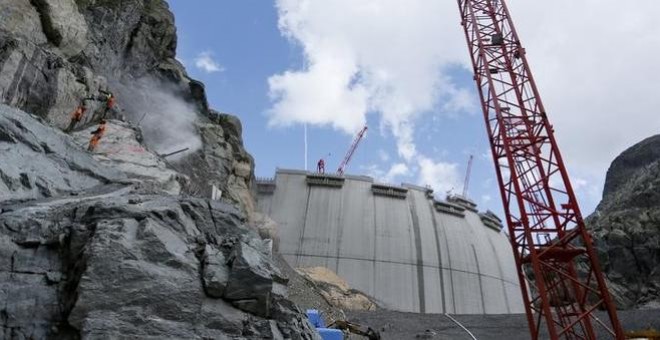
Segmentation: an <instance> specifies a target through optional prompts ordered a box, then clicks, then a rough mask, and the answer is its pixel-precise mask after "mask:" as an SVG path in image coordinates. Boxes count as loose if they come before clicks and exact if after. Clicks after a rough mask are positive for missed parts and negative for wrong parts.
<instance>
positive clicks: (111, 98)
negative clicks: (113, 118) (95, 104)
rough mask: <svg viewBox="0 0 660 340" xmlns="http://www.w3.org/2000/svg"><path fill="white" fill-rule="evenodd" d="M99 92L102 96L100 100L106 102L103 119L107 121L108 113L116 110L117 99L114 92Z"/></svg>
mask: <svg viewBox="0 0 660 340" xmlns="http://www.w3.org/2000/svg"><path fill="white" fill-rule="evenodd" d="M99 92H101V96H99V99H100V100H104V101H105V111H104V112H103V117H102V118H103V119H105V118H106V117H107V115H108V112H110V111H113V110H114V108H115V101H116V97H115V95H114V94H113V93H112V92H108V91H103V90H100V91H99Z"/></svg>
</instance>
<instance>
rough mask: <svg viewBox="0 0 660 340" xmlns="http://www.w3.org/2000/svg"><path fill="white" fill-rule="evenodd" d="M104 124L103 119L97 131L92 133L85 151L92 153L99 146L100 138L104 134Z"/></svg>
mask: <svg viewBox="0 0 660 340" xmlns="http://www.w3.org/2000/svg"><path fill="white" fill-rule="evenodd" d="M105 124H106V121H105V119H101V124H99V127H98V129H96V130H95V131H93V132H92V139H90V141H89V146H88V147H87V151H91V152H93V151H94V150H96V147H97V146H98V145H99V141H100V140H101V137H103V134H105Z"/></svg>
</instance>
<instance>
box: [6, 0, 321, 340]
mask: <svg viewBox="0 0 660 340" xmlns="http://www.w3.org/2000/svg"><path fill="white" fill-rule="evenodd" d="M0 18H2V19H1V20H0V326H1V327H0V339H44V338H51V339H80V338H83V339H98V338H112V339H115V338H118V339H134V338H140V339H142V338H145V339H177V338H180V339H316V338H317V335H315V334H316V333H315V332H314V331H313V330H312V329H311V326H310V325H309V323H308V322H307V321H306V318H305V316H304V315H303V314H302V313H301V312H300V310H299V309H298V308H297V307H296V306H295V305H294V304H293V303H292V302H291V301H289V300H287V298H286V294H287V292H286V291H287V289H286V285H287V283H288V279H287V277H286V276H285V275H283V274H282V273H281V272H280V270H279V269H277V266H276V265H275V264H274V263H273V260H272V255H273V254H272V246H273V242H272V240H267V239H262V238H260V237H259V235H258V233H257V231H256V230H257V229H256V227H254V226H252V225H251V224H250V221H251V220H253V218H252V217H251V216H252V212H253V211H254V202H253V196H252V193H251V190H252V182H253V180H254V175H253V169H254V162H253V160H252V157H251V156H250V155H249V154H248V153H247V152H246V151H245V149H244V147H243V142H242V139H241V133H242V131H241V124H240V121H239V120H238V118H236V117H234V116H231V115H227V114H218V113H217V112H215V111H213V110H211V109H210V108H209V107H208V103H207V100H206V95H205V91H204V85H203V84H201V83H200V82H197V81H195V80H193V79H190V78H189V77H188V76H187V74H186V71H185V69H184V68H183V66H182V65H181V64H180V63H179V62H178V61H177V60H176V59H175V50H176V39H177V38H176V29H175V27H174V17H173V15H172V13H171V12H170V11H169V9H168V6H167V3H166V2H165V1H164V0H123V1H110V0H4V1H0ZM103 91H110V92H113V93H114V94H116V96H117V101H116V106H115V108H114V109H112V110H107V103H106V102H105V100H104V99H103V97H102V94H103ZM81 103H84V104H85V105H86V106H87V108H88V111H87V113H86V114H85V116H84V117H83V119H82V120H81V121H80V122H79V123H77V124H75V127H74V129H73V130H72V131H71V132H70V134H65V133H63V132H61V131H60V129H67V131H69V130H68V126H69V124H70V120H71V118H70V117H71V116H70V115H71V113H72V111H73V110H74V109H75V108H76V107H77V106H78V105H80V104H81ZM146 114H149V115H148V116H147V115H146ZM104 116H105V118H107V119H108V124H107V130H106V133H105V135H104V137H103V138H102V139H101V142H100V143H99V146H98V148H97V150H96V151H95V152H93V153H90V152H87V151H86V146H87V143H89V138H90V132H91V131H93V129H95V128H96V126H97V124H98V122H99V121H100V120H101V118H102V117H104ZM145 117H146V118H145ZM143 119H144V121H142V120H143ZM163 121H164V122H166V123H167V124H168V125H169V126H170V128H173V129H174V130H173V131H174V132H175V133H169V134H168V133H166V132H167V131H165V130H163V129H161V128H162V127H163V126H162V125H160V126H159V125H157V124H158V123H161V124H162V122H163ZM140 123H142V125H140ZM57 128H59V129H57ZM183 132H185V134H184V133H183ZM191 140H192V141H193V142H190V141H191ZM180 143H187V144H186V145H190V146H192V147H191V148H190V150H189V151H188V152H187V153H185V154H181V155H179V156H177V157H171V158H164V157H163V156H161V155H159V154H162V153H163V151H167V150H170V151H176V150H177V149H176V148H178V147H179V146H180ZM172 148H175V149H174V150H171V149H172ZM212 185H214V186H216V187H217V188H218V189H219V190H221V191H222V198H221V200H219V201H209V200H206V199H204V198H209V197H210V191H211V186H212Z"/></svg>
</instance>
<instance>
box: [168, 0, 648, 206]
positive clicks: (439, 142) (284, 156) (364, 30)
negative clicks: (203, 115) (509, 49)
mask: <svg viewBox="0 0 660 340" xmlns="http://www.w3.org/2000/svg"><path fill="white" fill-rule="evenodd" d="M566 1H568V0H560V1H559V2H558V3H557V6H556V7H557V8H554V7H553V6H549V8H543V9H540V8H537V7H540V6H533V5H530V4H525V3H524V2H520V1H513V0H512V1H510V3H511V5H510V6H511V8H512V11H513V14H514V16H515V15H516V14H518V16H517V18H518V17H519V18H520V20H519V22H518V23H519V25H518V26H519V27H518V29H519V31H521V32H523V33H521V35H522V38H523V40H524V41H523V42H525V41H527V39H529V40H530V41H531V43H529V44H527V48H528V52H529V58H530V60H531V61H532V68H533V70H534V72H535V74H536V76H537V80H538V82H539V87H540V88H541V91H542V94H543V95H544V99H546V100H545V102H546V107H549V108H550V109H549V110H550V112H553V110H552V109H553V108H557V109H558V111H559V112H560V113H558V114H557V115H556V116H553V115H552V113H551V114H550V117H551V120H553V119H554V120H553V121H554V123H555V127H556V128H557V130H558V139H559V142H560V147H562V148H563V147H564V146H565V145H569V148H563V151H564V156H565V158H566V160H567V163H568V165H569V171H571V174H572V175H573V177H574V180H573V182H574V183H573V184H574V186H575V187H576V190H577V192H578V195H579V197H580V199H581V203H582V207H583V212H585V213H589V212H591V211H592V210H593V208H594V207H595V205H596V204H597V203H598V201H599V199H600V193H601V190H602V184H603V179H604V174H605V171H606V169H607V165H608V164H609V162H610V161H611V160H612V159H613V158H614V156H616V154H618V153H619V152H621V151H622V150H623V149H625V147H627V146H630V145H632V144H633V143H634V142H636V141H638V140H641V139H642V138H644V137H646V136H648V135H651V134H653V133H656V132H655V131H658V127H659V125H660V124H658V120H657V119H655V118H654V119H652V120H651V121H650V123H649V124H632V123H627V125H622V126H620V128H619V129H610V128H607V125H609V124H619V125H621V123H620V122H619V121H618V118H617V113H618V112H621V111H624V110H626V111H625V112H627V114H629V115H632V116H633V117H634V116H635V115H639V118H640V119H644V118H648V117H655V116H643V115H648V114H649V113H648V112H647V109H648V111H650V110H651V108H652V107H653V106H654V105H655V107H658V106H657V104H658V99H656V98H655V97H657V96H655V97H654V98H652V99H649V98H648V97H645V99H646V100H645V101H643V100H641V99H639V100H638V102H640V103H641V104H638V105H636V106H633V107H632V109H633V110H632V111H631V106H630V105H629V104H628V105H625V106H624V105H623V104H620V103H619V102H618V101H617V100H616V98H603V95H602V94H603V93H608V92H605V91H613V90H614V89H613V88H612V87H611V85H608V83H609V82H607V81H603V79H602V75H600V77H601V78H597V77H596V75H597V73H602V72H601V70H602V67H605V66H604V65H607V67H608V68H610V70H612V71H613V73H614V74H615V77H622V78H623V79H621V80H625V81H627V82H629V83H632V84H633V85H632V86H637V85H639V86H642V84H641V83H640V82H637V81H635V80H636V79H634V78H633V79H628V77H629V75H630V74H632V72H634V71H636V70H635V69H634V67H635V66H634V65H627V66H626V65H620V64H621V63H616V62H615V61H618V60H619V59H618V58H621V57H625V55H623V56H621V55H618V56H615V57H614V59H612V60H608V57H607V56H604V55H607V53H602V52H603V51H601V50H600V49H610V48H611V47H610V46H609V44H608V43H607V42H606V41H603V42H600V41H599V39H594V38H593V35H591V34H592V33H595V32H591V31H589V30H588V29H586V30H585V29H583V27H582V26H578V25H584V22H582V21H581V20H584V19H583V18H580V17H579V16H578V15H575V16H574V17H573V16H570V15H568V16H565V18H564V20H565V25H564V26H566V27H565V28H559V29H558V28H557V27H556V25H554V22H553V21H552V20H550V19H548V18H547V16H548V15H547V14H548V13H549V12H553V11H555V12H557V13H563V12H562V11H563V9H562V8H565V7H562V6H563V5H562V4H560V2H566ZM168 2H169V3H170V6H171V9H172V10H173V12H174V13H175V17H176V23H177V30H178V36H179V44H178V58H179V59H180V60H181V61H182V62H183V63H184V64H185V65H186V68H187V70H188V72H189V74H190V75H191V76H192V77H193V78H196V79H199V80H201V81H203V82H204V83H205V84H206V90H207V95H208V98H209V101H210V104H211V106H212V107H213V108H215V109H216V110H218V111H221V112H228V113H232V114H235V115H237V116H238V117H239V118H240V119H241V121H242V122H243V137H244V141H245V144H246V147H247V149H248V151H249V152H250V153H251V154H252V155H253V156H254V158H255V161H256V175H257V176H258V177H272V176H273V174H274V172H275V169H276V168H277V167H280V168H298V169H300V168H303V166H304V164H303V160H304V153H303V150H304V146H303V123H305V122H306V123H307V126H308V141H309V153H308V154H309V163H308V166H309V167H310V169H313V168H314V167H315V164H316V161H317V160H318V159H319V158H320V157H324V158H325V159H326V168H327V169H335V168H336V167H337V165H338V164H339V162H340V161H341V159H342V157H343V155H344V153H345V152H346V150H347V148H348V146H349V145H350V143H351V140H352V139H353V134H354V133H355V132H357V130H359V127H360V126H362V124H363V123H364V122H366V123H367V125H368V126H369V133H368V135H367V137H366V139H365V140H364V141H363V142H362V144H361V145H360V147H359V149H358V150H357V153H356V155H355V157H354V159H353V161H352V163H351V164H350V165H349V168H348V170H347V172H348V173H352V174H369V175H372V176H375V177H377V178H378V179H380V180H383V181H392V182H394V183H400V182H409V183H417V184H422V185H423V184H431V185H433V186H434V187H435V188H436V189H437V190H436V192H438V191H442V192H443V191H446V190H450V189H452V188H453V189H454V191H455V192H458V193H460V192H461V190H462V183H463V177H464V175H465V167H466V164H467V159H468V157H469V155H470V154H473V155H474V156H475V162H474V167H473V172H472V179H471V184H470V190H469V192H470V194H469V196H470V197H471V198H472V199H473V200H475V201H476V202H477V203H479V205H480V207H481V208H482V209H486V208H488V209H492V210H494V211H497V212H501V203H500V199H499V192H498V190H497V187H496V181H495V176H494V171H493V164H492V161H491V160H490V158H489V157H488V156H487V153H488V152H489V149H488V145H487V140H486V130H485V128H484V123H483V118H482V116H481V112H480V109H479V106H478V103H477V102H476V89H475V87H474V83H473V80H472V75H471V73H470V72H469V68H468V64H467V58H468V54H467V49H466V47H465V42H464V40H463V39H464V38H463V36H462V35H461V31H460V26H459V25H458V13H457V9H456V8H454V7H455V6H456V5H455V3H454V1H424V0H411V1H409V2H406V3H405V6H406V7H401V4H402V2H399V1H393V0H388V1H383V2H378V1H375V2H374V1H371V0H369V1H364V2H361V3H359V5H357V4H358V3H355V2H353V1H351V0H333V1H323V2H309V1H308V0H278V1H276V2H271V1H264V0H241V1H229V0H223V1H215V0H214V1H212V0H198V1H189V0H169V1H168ZM642 2H643V4H642V7H644V5H646V6H648V7H658V6H657V5H655V4H654V3H653V2H651V1H642ZM568 3H571V4H572V2H568ZM568 3H567V4H568ZM564 5H565V4H564ZM278 6H279V7H278ZM578 6H582V5H578ZM628 7H630V8H628ZM278 9H279V10H278ZM592 10H593V9H592ZM646 10H648V8H647V9H646ZM597 11H600V12H603V13H601V14H603V15H607V14H608V13H610V14H613V13H617V14H620V15H623V17H626V15H630V16H631V17H632V18H635V21H634V22H633V23H627V24H626V25H624V26H622V27H619V26H617V25H611V24H608V25H607V26H599V24H598V22H597V21H595V19H594V24H593V25H586V27H593V29H594V30H597V31H598V36H603V35H605V36H608V35H607V34H610V35H609V36H610V37H612V36H614V37H616V36H617V34H619V35H622V36H625V37H626V39H622V40H619V41H623V43H624V44H632V45H631V46H630V49H629V51H628V52H627V53H631V54H634V53H637V52H639V49H640V48H641V46H637V44H638V42H636V41H635V39H634V38H633V39H631V38H630V33H631V31H632V32H637V31H639V32H640V33H641V32H644V31H648V30H649V27H652V26H651V24H652V20H651V18H649V20H648V22H647V21H646V20H640V19H639V18H638V17H636V16H637V15H644V13H645V10H644V8H642V9H639V8H635V7H633V6H627V5H623V6H622V5H620V4H618V5H617V2H616V1H609V0H607V1H605V2H604V3H603V5H602V6H600V8H598V9H597ZM576 12H579V10H577V11H576ZM621 13H622V14H621ZM596 17H597V16H594V18H596ZM644 18H646V17H643V18H642V19H644ZM587 20H588V19H587ZM278 23H279V25H278ZM653 27H654V26H653ZM604 30H605V33H607V34H605V33H604V32H603V31H604ZM607 30H611V31H612V32H607ZM656 30H657V29H656ZM550 32H551V33H552V34H553V35H552V36H553V39H547V38H544V37H547V36H548V34H550ZM575 32H580V33H578V36H576V37H575V38H578V39H579V38H581V36H579V35H585V37H584V38H589V37H590V39H591V40H590V41H595V42H594V43H593V46H589V51H587V52H589V53H598V55H599V56H600V57H599V58H600V59H602V60H597V59H592V63H595V64H596V65H593V66H591V65H586V64H585V63H584V62H583V61H581V59H580V58H574V57H572V56H574V55H575V53H576V50H577V51H580V50H579V47H576V46H574V45H573V44H576V42H574V41H573V39H571V38H572V37H574V36H575V34H576V33H575ZM633 37H637V35H633ZM654 37H657V35H655V36H654V35H649V36H642V37H640V39H643V38H646V39H656V38H654ZM631 40H632V41H631ZM591 50H595V51H591ZM624 50H625V49H624ZM587 52H585V53H587ZM620 53H625V52H620ZM610 54H611V53H610ZM637 55H639V53H637ZM599 62H602V64H601V66H600V67H599V66H598V63H599ZM650 64H657V63H649V65H650ZM536 65H542V66H541V67H538V70H537V67H535V66H536ZM654 67H655V68H652V69H650V70H649V69H648V67H647V68H645V70H646V72H655V71H658V69H657V67H656V66H654ZM562 68H566V70H565V71H566V72H565V73H562V72H558V71H561V70H562ZM618 68H621V69H618ZM589 72H592V73H591V74H589ZM580 73H582V74H580ZM562 74H563V75H564V76H562ZM565 75H576V77H578V75H579V77H578V78H577V81H583V82H586V83H587V84H586V85H589V84H590V85H592V86H591V87H589V86H585V87H584V88H583V89H577V90H572V91H571V93H570V95H572V96H568V97H567V95H568V94H567V93H566V91H565V90H562V89H565V88H566V87H567V84H574V83H575V82H576V79H570V77H566V76H565ZM590 82H591V83H590ZM631 92H632V91H631ZM637 92H639V91H637ZM546 93H547V94H548V95H547V97H546V96H545V94H546ZM569 97H570V99H567V98H569ZM633 99H634V98H633ZM596 100H598V103H599V104H598V106H599V107H598V108H593V109H588V108H589V107H593V106H594V105H593V103H594V102H596ZM569 104H571V105H570V106H569ZM576 108H580V109H579V110H578V109H576ZM585 108H587V109H585ZM606 111H607V114H604V113H603V112H606ZM576 113H580V114H582V116H576ZM594 116H598V117H601V118H600V119H603V120H604V125H603V127H602V130H601V131H599V130H598V128H599V126H598V125H597V126H596V127H593V125H592V124H590V126H592V128H591V129H589V131H586V130H585V124H587V123H588V121H589V119H592V118H593V117H594ZM562 131H564V132H562ZM596 132H597V133H596ZM587 134H588V135H589V136H587ZM603 143H605V145H603ZM573 146H574V147H573ZM588 146H589V147H591V149H587V147H588ZM564 149H568V151H566V150H564ZM595 149H597V150H595ZM411 150H413V151H411ZM442 196H444V195H440V197H442Z"/></svg>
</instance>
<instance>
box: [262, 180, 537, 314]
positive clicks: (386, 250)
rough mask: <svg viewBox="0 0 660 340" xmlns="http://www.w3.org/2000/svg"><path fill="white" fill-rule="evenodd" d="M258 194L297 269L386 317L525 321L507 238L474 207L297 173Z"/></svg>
mask: <svg viewBox="0 0 660 340" xmlns="http://www.w3.org/2000/svg"><path fill="white" fill-rule="evenodd" d="M257 191H258V208H259V209H260V211H262V212H263V213H265V214H268V215H270V216H271V218H272V219H273V220H275V221H276V222H277V223H278V224H279V228H280V230H279V238H280V245H279V249H280V253H281V254H282V255H283V256H284V258H285V259H286V260H287V261H288V262H289V263H290V264H291V265H292V266H294V267H314V266H324V267H327V268H329V269H331V270H333V271H335V272H336V273H337V274H338V275H339V276H341V277H343V278H345V279H346V280H347V281H348V282H349V284H350V285H351V287H352V288H355V289H357V290H360V291H362V292H364V293H366V294H368V295H370V296H372V297H373V298H375V299H376V301H377V302H378V303H379V305H380V306H382V307H384V308H387V309H391V310H396V311H405V312H420V313H452V314H454V313H455V314H502V313H505V314H506V313H521V312H523V311H524V308H523V305H522V300H521V296H520V288H519V284H518V279H517V274H516V269H515V266H514V262H513V256H512V254H511V248H510V245H509V243H508V239H507V237H506V235H504V234H503V233H501V232H499V230H498V228H499V226H497V225H496V224H497V223H499V222H498V221H497V220H496V219H495V218H494V217H492V216H490V217H489V216H488V215H485V214H479V213H478V212H477V210H476V206H474V205H473V204H471V203H470V202H468V201H459V202H454V203H450V202H437V201H435V200H434V199H433V196H432V193H431V192H430V191H429V189H426V188H422V187H417V186H413V185H404V186H402V187H390V186H384V185H378V184H375V183H374V182H373V179H371V178H369V177H363V176H362V177H359V176H344V177H334V176H318V175H317V174H311V173H307V172H304V171H296V170H278V171H277V174H276V177H275V179H273V180H271V181H269V180H260V181H258V185H257ZM487 225H488V226H487Z"/></svg>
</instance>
